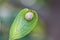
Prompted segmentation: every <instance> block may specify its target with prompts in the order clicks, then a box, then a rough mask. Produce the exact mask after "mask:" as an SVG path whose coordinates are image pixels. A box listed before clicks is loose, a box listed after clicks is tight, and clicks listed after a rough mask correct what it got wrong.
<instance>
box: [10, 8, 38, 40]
mask: <svg viewBox="0 0 60 40" xmlns="http://www.w3.org/2000/svg"><path fill="white" fill-rule="evenodd" d="M28 12H32V13H33V15H34V16H33V18H32V19H31V20H27V19H26V18H25V15H26V14H27V13H28ZM29 18H30V17H29ZM37 21H38V15H37V12H36V11H34V10H30V9H27V8H25V9H23V10H21V11H20V12H19V14H18V15H17V16H16V18H15V20H14V22H13V24H12V26H11V28H10V36H9V40H15V39H20V38H22V37H24V36H26V35H27V34H29V33H30V32H31V31H32V30H33V28H34V27H35V26H36V24H37Z"/></svg>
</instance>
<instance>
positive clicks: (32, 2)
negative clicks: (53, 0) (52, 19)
mask: <svg viewBox="0 0 60 40" xmlns="http://www.w3.org/2000/svg"><path fill="white" fill-rule="evenodd" d="M46 2H47V1H46V0H0V40H8V38H9V30H10V26H11V24H12V22H13V20H14V18H15V17H16V15H17V14H18V13H19V12H20V10H22V9H24V8H29V9H33V10H36V11H37V12H38V15H39V19H40V18H41V19H43V21H44V20H45V19H46V16H48V12H49V10H48V4H47V3H46ZM39 24H40V23H39ZM40 29H41V28H40ZM36 31H37V30H36ZM38 32H39V31H37V33H38ZM35 36H36V37H31V36H28V35H27V36H26V37H24V38H22V39H21V40H40V36H39V35H35ZM44 40H45V39H44Z"/></svg>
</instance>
